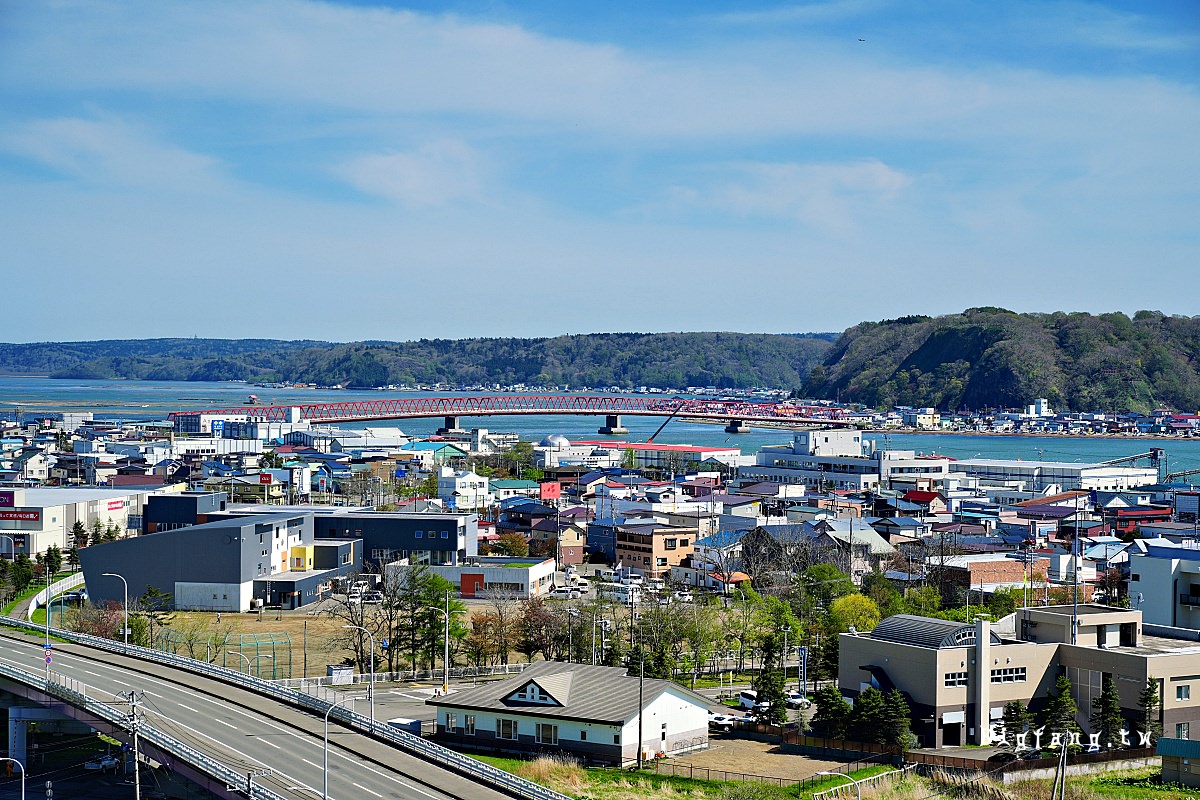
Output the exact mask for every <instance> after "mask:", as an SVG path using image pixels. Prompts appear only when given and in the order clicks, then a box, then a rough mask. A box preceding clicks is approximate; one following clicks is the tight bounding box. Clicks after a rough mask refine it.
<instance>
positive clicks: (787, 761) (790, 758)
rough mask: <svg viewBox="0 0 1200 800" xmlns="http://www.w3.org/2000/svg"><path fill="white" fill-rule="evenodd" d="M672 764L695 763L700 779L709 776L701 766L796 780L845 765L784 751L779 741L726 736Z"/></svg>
mask: <svg viewBox="0 0 1200 800" xmlns="http://www.w3.org/2000/svg"><path fill="white" fill-rule="evenodd" d="M669 763H672V764H675V765H684V764H690V765H692V766H693V767H695V768H696V772H695V777H697V778H704V777H707V776H706V775H704V774H703V773H701V772H700V769H701V768H708V769H712V770H724V771H726V772H742V773H746V774H749V775H765V776H768V777H772V778H785V779H787V780H793V781H798V780H803V779H804V778H808V777H811V776H812V775H814V774H815V773H817V772H819V771H820V770H835V769H837V768H838V767H840V766H843V764H842V763H841V762H839V761H822V760H820V759H815V758H809V757H808V756H801V755H794V754H791V753H783V752H780V750H779V745H777V744H773V743H769V742H757V741H754V740H751V739H734V738H729V737H724V736H713V737H711V738H710V739H709V745H708V749H707V750H701V751H700V752H698V753H689V754H688V755H685V756H680V757H679V758H672V759H670V761H669ZM677 774H678V773H677ZM712 777H714V778H716V777H717V776H716V775H714V776H712Z"/></svg>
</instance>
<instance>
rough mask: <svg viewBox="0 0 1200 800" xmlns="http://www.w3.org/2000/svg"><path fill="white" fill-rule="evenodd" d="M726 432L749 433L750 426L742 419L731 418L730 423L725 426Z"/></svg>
mask: <svg viewBox="0 0 1200 800" xmlns="http://www.w3.org/2000/svg"><path fill="white" fill-rule="evenodd" d="M725 432H726V433H749V432H750V426H749V425H747V424H746V423H744V422H742V421H741V420H740V419H731V420H729V424H728V425H726V426H725Z"/></svg>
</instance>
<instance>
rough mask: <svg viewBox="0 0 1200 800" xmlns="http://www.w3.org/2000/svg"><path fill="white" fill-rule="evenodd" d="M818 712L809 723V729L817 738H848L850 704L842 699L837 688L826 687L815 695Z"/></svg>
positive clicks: (814, 699) (814, 700)
mask: <svg viewBox="0 0 1200 800" xmlns="http://www.w3.org/2000/svg"><path fill="white" fill-rule="evenodd" d="M813 702H814V703H815V705H816V707H817V710H816V712H815V713H814V714H813V717H812V719H811V720H810V721H809V723H808V724H809V727H810V728H811V729H812V731H813V733H815V734H816V735H817V736H824V737H826V738H828V739H844V738H846V729H847V727H848V726H849V724H850V704H849V703H847V702H846V700H845V698H843V697H842V693H841V692H840V691H838V688H837V687H836V686H824V687H822V688H820V689H818V690H817V692H816V694H814V695H813Z"/></svg>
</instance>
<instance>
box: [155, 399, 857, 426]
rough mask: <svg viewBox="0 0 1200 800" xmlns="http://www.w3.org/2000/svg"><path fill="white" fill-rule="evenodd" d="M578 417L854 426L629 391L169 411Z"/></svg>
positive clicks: (616, 421)
mask: <svg viewBox="0 0 1200 800" xmlns="http://www.w3.org/2000/svg"><path fill="white" fill-rule="evenodd" d="M521 414H524V415H546V414H576V415H592V416H603V417H606V424H605V427H603V428H601V429H600V432H601V433H625V432H626V431H625V430H624V429H623V428H622V427H621V416H622V415H631V416H642V417H678V418H681V419H697V420H704V421H710V422H726V423H727V427H726V430H728V431H729V432H731V433H739V432H742V431H745V430H747V428H748V426H749V425H751V424H753V423H756V422H757V423H770V424H771V425H772V426H780V425H783V426H788V427H791V426H795V427H808V426H830V427H833V426H838V427H849V426H853V425H854V423H853V422H852V421H850V420H848V419H846V418H844V417H843V416H842V412H841V410H840V409H833V408H827V407H824V406H801V405H790V404H787V403H747V402H738V401H727V400H697V399H683V398H667V397H644V396H624V395H598V396H592V395H503V394H502V395H472V396H462V397H407V398H399V399H396V398H393V399H379V400H351V401H347V402H343V403H302V404H300V405H293V406H259V405H243V406H235V407H233V408H218V409H209V410H205V411H176V412H173V413H172V414H170V418H171V419H172V420H173V421H174V423H175V428H176V430H178V431H180V432H194V433H198V432H200V431H202V430H205V429H207V428H208V425H205V424H204V418H205V417H208V418H209V419H212V418H220V417H226V418H234V419H238V420H246V421H250V422H313V423H334V422H362V421H366V420H376V419H422V418H431V417H444V418H445V423H446V427H445V429H444V430H453V429H456V428H457V427H458V418H459V417H489V416H512V415H521Z"/></svg>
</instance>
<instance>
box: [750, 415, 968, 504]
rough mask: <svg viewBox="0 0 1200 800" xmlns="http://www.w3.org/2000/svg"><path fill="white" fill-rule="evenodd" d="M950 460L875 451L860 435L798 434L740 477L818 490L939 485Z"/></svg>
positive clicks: (832, 432)
mask: <svg viewBox="0 0 1200 800" xmlns="http://www.w3.org/2000/svg"><path fill="white" fill-rule="evenodd" d="M949 466H950V460H949V459H946V458H937V457H926V456H918V455H917V454H916V452H915V451H913V450H876V449H875V447H874V445H873V443H872V442H870V441H869V440H865V439H863V435H862V432H861V431H854V430H816V431H802V432H800V433H797V434H796V435H795V438H793V440H792V443H791V444H790V445H768V446H766V447H764V448H762V449H761V450H760V451H759V452H758V457H757V459H756V461H755V463H754V464H753V465H752V466H744V467H741V468H739V469H738V476H739V477H742V478H749V479H752V480H758V481H773V482H775V483H790V484H802V485H804V486H807V487H812V488H814V489H819V488H833V489H845V490H849V491H863V490H865V489H873V488H876V487H878V486H880V485H882V486H883V487H884V488H887V487H888V485H889V484H890V483H894V482H900V483H903V484H905V485H908V484H928V485H933V484H938V483H940V482H941V481H942V480H943V479H944V478H945V477H946V475H947V474H948V472H949Z"/></svg>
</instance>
